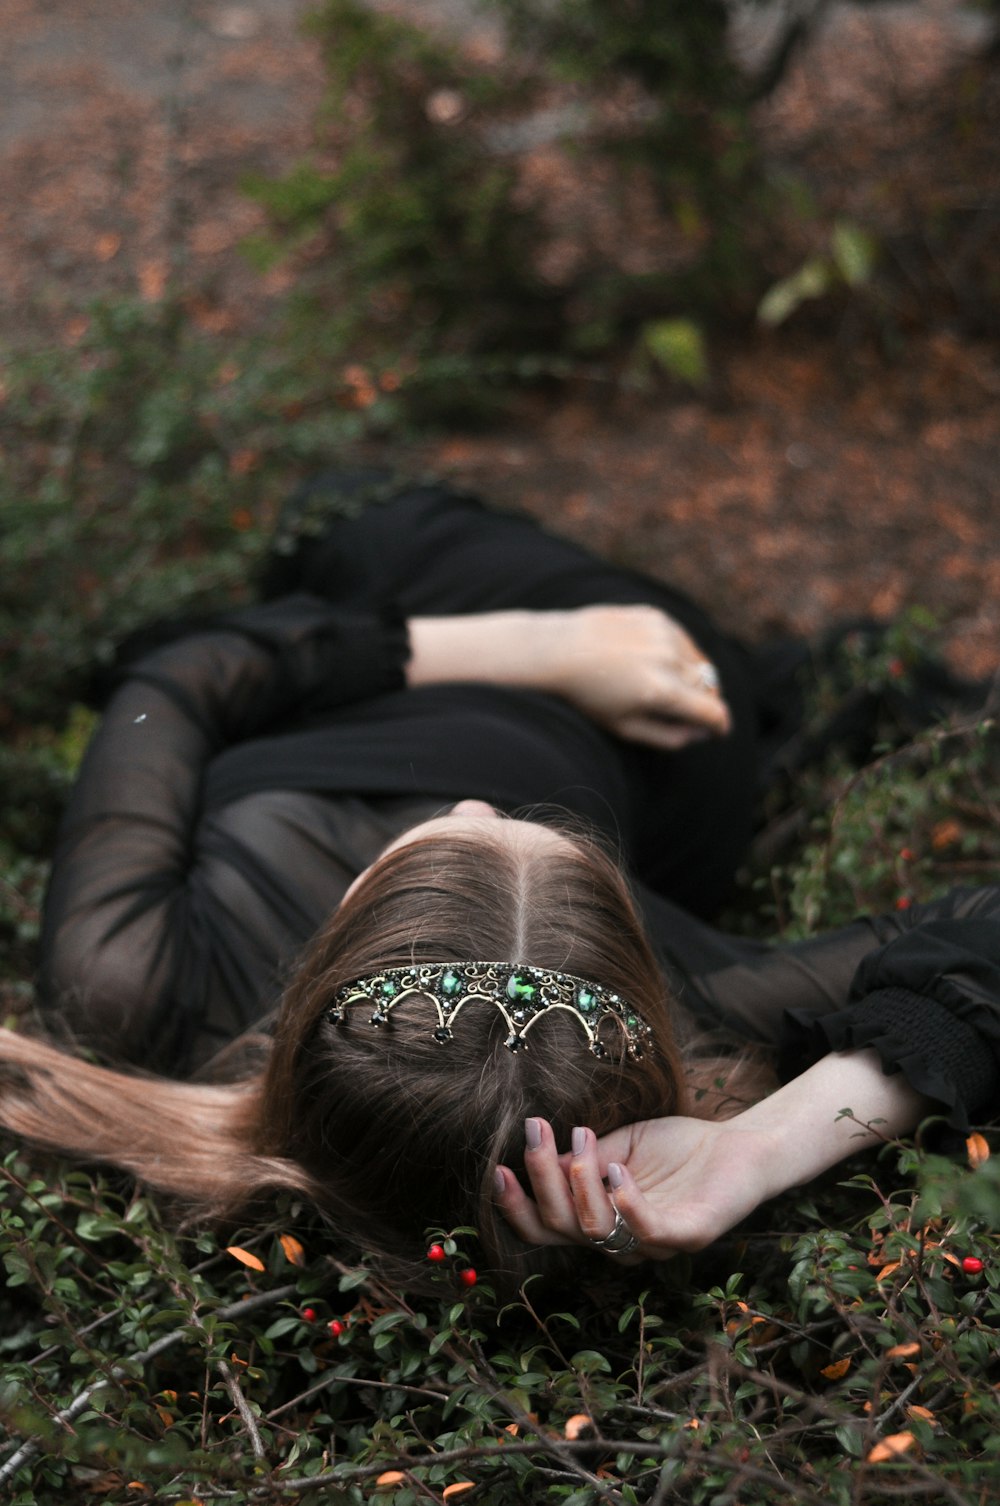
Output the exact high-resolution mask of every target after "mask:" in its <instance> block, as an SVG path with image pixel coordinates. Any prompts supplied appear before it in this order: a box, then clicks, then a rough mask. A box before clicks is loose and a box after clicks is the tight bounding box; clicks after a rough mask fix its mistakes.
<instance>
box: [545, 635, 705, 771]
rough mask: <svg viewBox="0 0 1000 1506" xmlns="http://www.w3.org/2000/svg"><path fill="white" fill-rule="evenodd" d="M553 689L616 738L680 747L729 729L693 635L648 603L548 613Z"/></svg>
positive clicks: (673, 747) (660, 746)
mask: <svg viewBox="0 0 1000 1506" xmlns="http://www.w3.org/2000/svg"><path fill="white" fill-rule="evenodd" d="M555 615H556V616H557V617H559V618H562V619H563V620H562V622H561V623H559V624H556V625H555V627H556V631H557V633H558V638H557V641H556V644H555V684H554V686H553V688H554V689H555V690H556V691H557V693H558V694H560V695H562V696H564V697H565V698H566V700H568V701H569V702H571V704H572V705H574V706H576V707H577V708H578V709H579V710H580V711H583V712H585V713H586V714H587V715H588V716H589V717H591V719H592V720H593V721H595V722H598V723H599V724H600V725H601V726H603V727H607V729H608V730H609V731H610V732H614V733H615V734H616V736H618V737H624V738H628V739H631V740H632V741H634V742H642V743H649V744H651V746H653V747H656V748H667V749H677V748H683V747H686V746H687V745H688V744H689V743H691V742H696V741H698V740H700V739H701V738H704V737H708V736H713V735H714V736H717V737H718V736H723V735H724V734H725V733H727V732H728V731H729V728H730V716H729V708H728V706H727V705H726V703H725V701H724V700H723V698H722V696H721V694H720V692H719V682H718V675H717V674H716V671H715V667H714V665H712V664H711V662H710V661H709V660H708V659H706V657H705V655H704V653H703V652H702V651H701V649H700V648H699V647H698V645H697V644H696V643H695V641H694V639H693V638H692V637H691V636H690V635H689V634H688V633H686V632H685V631H684V629H683V628H682V627H680V626H679V624H678V623H676V622H675V621H674V620H673V618H672V617H669V616H668V615H667V613H666V612H661V611H660V609H659V608H658V607H652V606H597V607H580V608H579V609H578V610H577V611H575V612H565V613H558V614H555Z"/></svg>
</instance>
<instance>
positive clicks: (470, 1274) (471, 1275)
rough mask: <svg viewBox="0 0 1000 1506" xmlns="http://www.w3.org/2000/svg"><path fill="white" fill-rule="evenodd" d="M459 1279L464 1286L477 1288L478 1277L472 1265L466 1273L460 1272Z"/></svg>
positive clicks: (467, 1268)
mask: <svg viewBox="0 0 1000 1506" xmlns="http://www.w3.org/2000/svg"><path fill="white" fill-rule="evenodd" d="M458 1279H459V1281H460V1282H461V1283H462V1285H463V1286H475V1284H476V1281H477V1280H478V1277H477V1276H476V1273H475V1271H474V1270H473V1269H472V1267H471V1265H470V1266H467V1267H466V1269H465V1270H464V1271H459V1273H458Z"/></svg>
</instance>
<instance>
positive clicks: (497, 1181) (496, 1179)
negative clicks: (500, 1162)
mask: <svg viewBox="0 0 1000 1506" xmlns="http://www.w3.org/2000/svg"><path fill="white" fill-rule="evenodd" d="M493 1191H494V1193H495V1194H496V1196H497V1197H503V1195H504V1193H505V1192H506V1191H507V1182H506V1180H505V1178H504V1174H503V1172H502V1171H501V1170H500V1168H499V1166H498V1167H497V1169H496V1171H495V1172H494V1173H493Z"/></svg>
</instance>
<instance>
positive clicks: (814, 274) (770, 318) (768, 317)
mask: <svg viewBox="0 0 1000 1506" xmlns="http://www.w3.org/2000/svg"><path fill="white" fill-rule="evenodd" d="M830 273H831V266H830V263H829V262H828V261H827V260H826V258H825V257H822V256H812V257H810V258H809V260H808V261H806V262H803V263H802V265H801V267H799V269H798V271H797V272H793V273H792V275H791V276H790V277H783V278H782V279H781V281H780V282H776V283H775V284H774V286H773V287H770V288H768V290H767V292H766V293H765V294H764V296H763V298H762V299H761V300H760V303H759V304H758V305H757V318H758V320H759V322H760V323H761V324H767V325H769V326H770V327H771V328H774V327H775V326H776V325H778V324H784V322H785V320H786V319H787V318H788V317H789V316H790V315H791V314H794V312H795V310H796V309H797V308H798V307H799V305H800V304H803V303H805V302H806V301H807V300H808V299H810V298H822V296H823V294H824V293H826V292H827V291H828V290H829V287H830Z"/></svg>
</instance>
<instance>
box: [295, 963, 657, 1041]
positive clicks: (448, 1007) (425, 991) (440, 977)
mask: <svg viewBox="0 0 1000 1506" xmlns="http://www.w3.org/2000/svg"><path fill="white" fill-rule="evenodd" d="M407 998H412V999H417V1000H423V1001H424V1002H425V1003H430V1004H431V1005H432V1006H433V1008H434V1012H435V1014H436V1016H437V1020H436V1025H434V1026H432V1028H431V1034H432V1035H433V1038H434V1039H435V1040H436V1041H437V1042H438V1043H439V1044H440V1045H442V1046H446V1045H447V1044H448V1043H449V1042H450V1041H452V1040H454V1036H455V1031H454V1028H453V1027H454V1026H455V1024H456V1022H457V1021H458V1017H459V1015H460V1014H461V1013H462V1011H463V1010H465V1009H466V1008H467V1007H470V1006H473V1005H480V1004H489V1005H492V1007H493V1008H495V1009H497V1010H498V1011H499V1013H500V1014H502V1015H503V1017H504V1020H505V1021H506V1023H507V1029H508V1034H507V1036H506V1039H505V1041H504V1045H505V1046H506V1047H507V1049H508V1050H509V1051H512V1052H519V1051H526V1050H527V1049H528V1039H527V1037H528V1034H529V1032H530V1031H531V1029H532V1028H533V1026H534V1025H535V1024H536V1023H537V1022H538V1020H540V1019H541V1018H542V1017H543V1016H544V1015H546V1014H548V1013H550V1012H552V1011H561V1012H562V1013H564V1014H568V1015H571V1016H572V1017H573V1018H574V1019H575V1020H577V1022H578V1023H579V1025H580V1027H581V1028H582V1031H583V1034H584V1035H585V1037H586V1040H587V1044H588V1046H589V1049H590V1051H591V1052H592V1054H593V1055H594V1056H596V1057H598V1058H606V1057H608V1055H609V1052H608V1049H607V1047H608V1038H609V1035H610V1034H612V1033H613V1031H614V1030H617V1031H618V1032H619V1034H620V1036H621V1037H622V1039H623V1041H624V1044H625V1051H626V1054H627V1055H628V1056H630V1057H633V1058H638V1057H641V1056H642V1055H643V1052H644V1050H645V1049H647V1048H648V1047H649V1046H650V1045H651V1044H652V1040H653V1032H652V1029H651V1028H650V1026H649V1025H647V1024H646V1022H645V1020H643V1018H642V1016H641V1015H639V1014H637V1013H636V1011H635V1010H634V1009H633V1008H632V1007H631V1005H629V1004H627V1003H626V1001H625V1000H624V999H622V998H621V997H620V996H619V995H618V994H617V993H613V992H612V991H611V990H610V989H606V988H604V987H602V986H601V984H599V983H594V982H593V981H592V980H590V979H586V978H578V977H576V976H575V975H574V974H572V973H561V972H556V971H554V970H553V969H550V968H541V967H530V966H525V965H524V964H521V963H511V962H430V963H416V964H414V965H413V966H411V967H398V968H386V969H384V970H383V971H382V972H380V973H374V974H372V975H371V976H370V977H364V978H356V979H355V980H354V982H352V983H346V984H344V986H343V987H342V988H339V989H338V990H337V993H336V996H335V997H334V1000H333V1002H332V1004H331V1005H330V1006H329V1007H328V1009H327V1010H326V1011H325V1013H326V1018H327V1019H328V1020H329V1021H330V1022H331V1023H332V1024H335V1025H343V1024H345V1023H347V1022H348V1021H349V1019H350V1014H349V1010H350V1006H351V1005H353V1004H357V1003H362V1002H368V1003H369V1004H373V1005H374V1006H375V1007H374V1009H373V1011H372V1013H371V1014H370V1015H369V1017H368V1018H369V1023H370V1024H371V1025H373V1026H376V1027H377V1026H380V1025H385V1024H387V1023H389V1022H390V1021H391V1018H392V1012H393V1010H394V1009H395V1008H396V1007H397V1005H399V1004H401V1003H402V1002H403V1001H404V1000H406V999H407Z"/></svg>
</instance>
